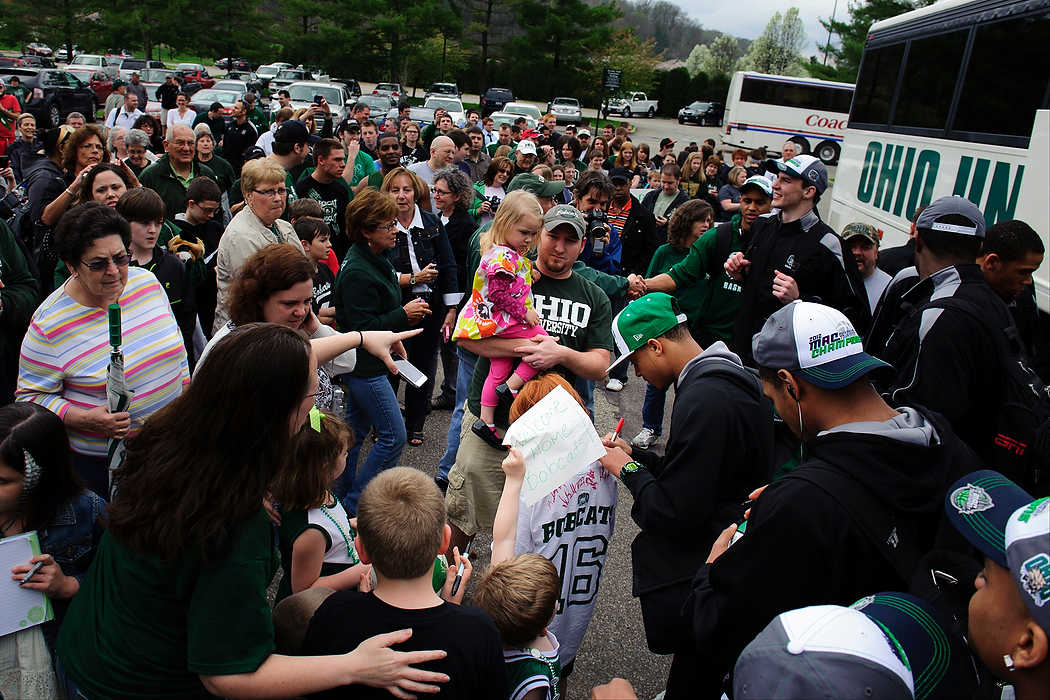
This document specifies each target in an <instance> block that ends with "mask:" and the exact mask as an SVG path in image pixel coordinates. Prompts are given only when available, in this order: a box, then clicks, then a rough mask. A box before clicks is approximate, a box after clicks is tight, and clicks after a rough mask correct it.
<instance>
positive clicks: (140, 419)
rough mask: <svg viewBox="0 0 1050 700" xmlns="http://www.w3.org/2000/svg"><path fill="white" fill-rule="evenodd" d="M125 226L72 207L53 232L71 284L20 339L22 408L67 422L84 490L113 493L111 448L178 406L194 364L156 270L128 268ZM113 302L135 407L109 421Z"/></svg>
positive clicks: (112, 215)
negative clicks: (33, 407) (36, 408)
mask: <svg viewBox="0 0 1050 700" xmlns="http://www.w3.org/2000/svg"><path fill="white" fill-rule="evenodd" d="M130 235H131V233H130V229H129V226H128V222H127V221H125V220H124V219H123V218H121V216H120V214H118V213H117V212H116V211H115V210H114V209H111V208H110V207H107V206H105V205H104V204H101V203H99V202H87V203H85V204H81V205H80V206H77V207H74V208H73V209H70V210H69V211H68V212H67V213H66V214H65V216H63V217H62V221H61V222H60V223H59V225H58V228H57V230H56V231H55V246H56V248H57V249H58V254H59V257H60V258H61V260H62V262H63V263H64V264H65V266H66V269H67V270H69V272H70V278H69V279H68V280H66V282H65V283H64V284H63V285H62V286H60V287H59V288H58V289H56V290H55V291H54V292H52V293H51V294H50V295H49V296H48V297H47V299H45V300H44V302H43V303H42V304H40V306H39V308H37V310H36V311H35V312H34V314H33V320H32V323H31V324H30V326H29V332H28V333H26V336H25V338H24V339H23V340H22V352H21V355H20V357H19V367H18V387H17V389H16V390H15V399H16V400H17V401H32V402H33V403H37V404H40V405H41V406H44V407H45V408H48V409H50V410H51V411H54V412H55V413H56V414H58V416H59V417H60V418H61V419H62V420H63V422H65V424H66V428H67V429H68V431H69V441H70V444H71V446H72V448H73V466H74V467H75V469H76V471H77V473H78V474H79V475H80V477H81V478H82V479H83V480H84V482H85V483H86V485H87V486H88V488H90V489H91V490H92V491H94V492H95V493H98V494H107V493H109V483H108V472H107V460H106V446H107V440H108V439H109V438H120V439H123V438H126V437H127V436H128V435H129V434H134V433H136V432H137V431H138V430H139V429H140V428H141V427H142V424H143V423H144V422H145V421H146V420H147V419H148V418H149V417H150V416H151V415H153V414H154V413H156V412H157V411H158V410H160V409H161V408H163V407H164V406H166V405H167V404H168V403H169V402H171V401H173V400H174V399H175V398H176V397H178V395H179V394H180V393H181V392H182V388H183V385H185V384H186V383H187V382H189V379H190V373H189V366H188V364H187V362H186V351H185V349H184V347H183V344H182V334H181V333H180V332H179V327H178V324H177V323H176V322H175V316H174V315H173V314H172V312H171V307H170V306H169V305H168V297H167V295H166V294H165V293H164V288H163V287H162V286H161V284H160V283H159V282H158V281H157V278H156V277H155V276H154V275H153V273H152V272H149V271H148V270H145V269H142V268H130V269H129V267H128V264H129V263H130V262H131V257H130V256H129V255H128V244H129V240H130ZM110 304H119V305H120V307H121V325H122V327H123V331H124V332H123V344H122V346H121V347H122V349H123V352H124V363H125V368H126V369H127V375H126V377H127V382H128V389H129V390H130V392H131V397H132V398H131V403H130V405H129V406H128V408H127V410H126V411H118V412H115V413H111V412H110V410H109V404H108V400H107V397H106V370H107V368H108V366H109V352H110V346H109V323H108V314H107V309H108V307H109V305H110Z"/></svg>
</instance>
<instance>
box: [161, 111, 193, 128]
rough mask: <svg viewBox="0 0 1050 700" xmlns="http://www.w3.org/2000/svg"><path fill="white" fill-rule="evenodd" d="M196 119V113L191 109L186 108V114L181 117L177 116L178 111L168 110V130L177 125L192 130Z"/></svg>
mask: <svg viewBox="0 0 1050 700" xmlns="http://www.w3.org/2000/svg"><path fill="white" fill-rule="evenodd" d="M196 118H197V113H196V112H195V111H193V110H192V109H190V108H189V107H187V108H186V114H183V115H180V114H179V110H178V109H169V110H168V128H169V129H170V128H171V127H173V126H177V125H178V124H185V125H186V126H188V127H190V128H191V129H192V128H193V120H194V119H196Z"/></svg>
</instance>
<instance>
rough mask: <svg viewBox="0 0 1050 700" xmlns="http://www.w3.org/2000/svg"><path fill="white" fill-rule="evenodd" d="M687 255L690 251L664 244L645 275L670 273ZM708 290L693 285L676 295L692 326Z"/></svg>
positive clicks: (682, 289) (680, 289) (681, 289)
mask: <svg viewBox="0 0 1050 700" xmlns="http://www.w3.org/2000/svg"><path fill="white" fill-rule="evenodd" d="M687 253H688V251H685V250H678V249H676V248H674V247H673V246H672V245H671V244H670V243H664V244H663V245H662V246H660V247H659V248H657V249H656V252H655V253H653V259H652V260H651V261H650V262H649V271H648V272H647V273H645V276H646V277H656V276H657V275H661V274H663V273H665V272H670V271H671V268H672V267H674V266H675V265H677V264H678V263H680V262H682V260H684V259H685V256H686V254H687ZM706 290H707V286H706V285H695V284H692V285H687V286H683V287H679V288H678V289H677V290H676V291H675V293H674V296H675V297H676V298H677V299H678V306H679V308H681V309H682V313H684V314H685V315H686V316H688V317H689V323H690V325H692V323H693V321H694V319H696V318H697V317H698V316H699V315H700V310H701V308H702V306H703V302H704V298H705V297H706Z"/></svg>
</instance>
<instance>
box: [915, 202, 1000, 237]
mask: <svg viewBox="0 0 1050 700" xmlns="http://www.w3.org/2000/svg"><path fill="white" fill-rule="evenodd" d="M953 215H954V216H961V217H963V218H964V219H966V220H967V221H968V222H969V224H965V223H949V222H946V221H944V220H943V219H944V217H947V216H953ZM915 228H925V229H930V230H931V231H945V232H947V233H957V234H959V235H961V236H977V237H978V238H984V230H985V225H984V214H982V213H981V210H980V209H978V208H977V205H976V204H974V203H973V202H971V201H970V200H968V199H966V198H965V197H960V196H959V195H957V194H952V195H947V196H945V197H941V198H940V199H938V200H936V201H935V202H934V203H933V204H931V205H930V206H928V207H926V208H925V209H923V210H922V213H921V214H919V218H918V219H916V220H915Z"/></svg>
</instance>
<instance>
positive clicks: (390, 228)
mask: <svg viewBox="0 0 1050 700" xmlns="http://www.w3.org/2000/svg"><path fill="white" fill-rule="evenodd" d="M396 230H397V222H396V221H391V222H390V223H389V224H387V225H385V226H376V231H396Z"/></svg>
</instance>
